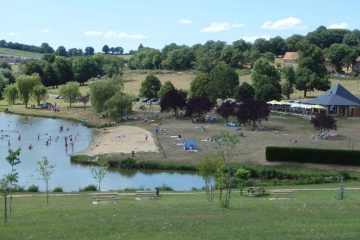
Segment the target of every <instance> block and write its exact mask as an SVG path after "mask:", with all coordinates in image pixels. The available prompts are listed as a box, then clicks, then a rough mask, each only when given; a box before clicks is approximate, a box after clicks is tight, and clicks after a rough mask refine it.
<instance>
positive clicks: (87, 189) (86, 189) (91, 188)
mask: <svg viewBox="0 0 360 240" xmlns="http://www.w3.org/2000/svg"><path fill="white" fill-rule="evenodd" d="M96 191H97V187H96V186H95V185H94V184H90V185H88V186H86V187H84V188H83V189H80V192H96Z"/></svg>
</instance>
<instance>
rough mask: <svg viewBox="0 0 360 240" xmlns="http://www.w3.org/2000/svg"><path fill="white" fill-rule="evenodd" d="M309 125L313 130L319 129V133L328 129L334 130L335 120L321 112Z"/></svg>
mask: <svg viewBox="0 0 360 240" xmlns="http://www.w3.org/2000/svg"><path fill="white" fill-rule="evenodd" d="M311 123H312V124H313V125H314V128H315V129H319V130H320V132H322V131H324V130H327V131H329V130H330V129H336V127H337V126H336V120H335V119H334V118H333V117H332V116H327V115H326V113H324V112H321V113H320V114H319V115H316V116H315V117H313V118H311Z"/></svg>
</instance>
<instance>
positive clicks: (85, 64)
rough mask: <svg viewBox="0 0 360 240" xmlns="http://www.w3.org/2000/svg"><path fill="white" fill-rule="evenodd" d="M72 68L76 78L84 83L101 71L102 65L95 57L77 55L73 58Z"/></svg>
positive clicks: (81, 83)
mask: <svg viewBox="0 0 360 240" xmlns="http://www.w3.org/2000/svg"><path fill="white" fill-rule="evenodd" d="M72 68H73V72H74V80H75V81H77V82H78V83H80V85H83V84H84V83H85V82H86V81H87V80H89V79H90V78H93V77H96V76H97V75H98V74H100V73H101V69H100V66H99V65H98V63H97V62H96V61H95V59H94V58H93V57H76V58H74V59H73V62H72Z"/></svg>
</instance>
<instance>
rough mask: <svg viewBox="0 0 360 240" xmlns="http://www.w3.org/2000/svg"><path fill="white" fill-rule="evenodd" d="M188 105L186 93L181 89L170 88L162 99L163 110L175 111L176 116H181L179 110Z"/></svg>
mask: <svg viewBox="0 0 360 240" xmlns="http://www.w3.org/2000/svg"><path fill="white" fill-rule="evenodd" d="M185 106H186V94H185V93H184V92H183V91H181V90H176V89H174V90H170V91H168V92H167V93H165V94H164V96H163V97H162V98H161V99H160V108H161V112H168V111H173V112H174V115H175V117H178V116H179V110H181V109H184V108H185Z"/></svg>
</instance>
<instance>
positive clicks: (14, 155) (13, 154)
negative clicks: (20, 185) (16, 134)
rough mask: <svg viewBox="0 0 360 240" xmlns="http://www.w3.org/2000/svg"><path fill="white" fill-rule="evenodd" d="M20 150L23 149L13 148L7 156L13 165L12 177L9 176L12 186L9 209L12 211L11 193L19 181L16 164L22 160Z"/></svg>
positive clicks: (7, 159)
mask: <svg viewBox="0 0 360 240" xmlns="http://www.w3.org/2000/svg"><path fill="white" fill-rule="evenodd" d="M20 151H21V149H20V148H18V149H16V150H11V149H9V154H8V156H7V157H6V161H7V162H8V163H9V164H10V166H11V175H10V176H12V177H10V178H8V180H9V183H10V186H11V187H10V188H9V194H10V203H9V209H10V212H11V207H12V206H11V204H12V195H11V189H12V187H13V186H14V184H15V183H16V182H17V181H18V175H17V172H16V170H15V166H16V165H18V164H20V163H21V161H20V157H19V156H20Z"/></svg>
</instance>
